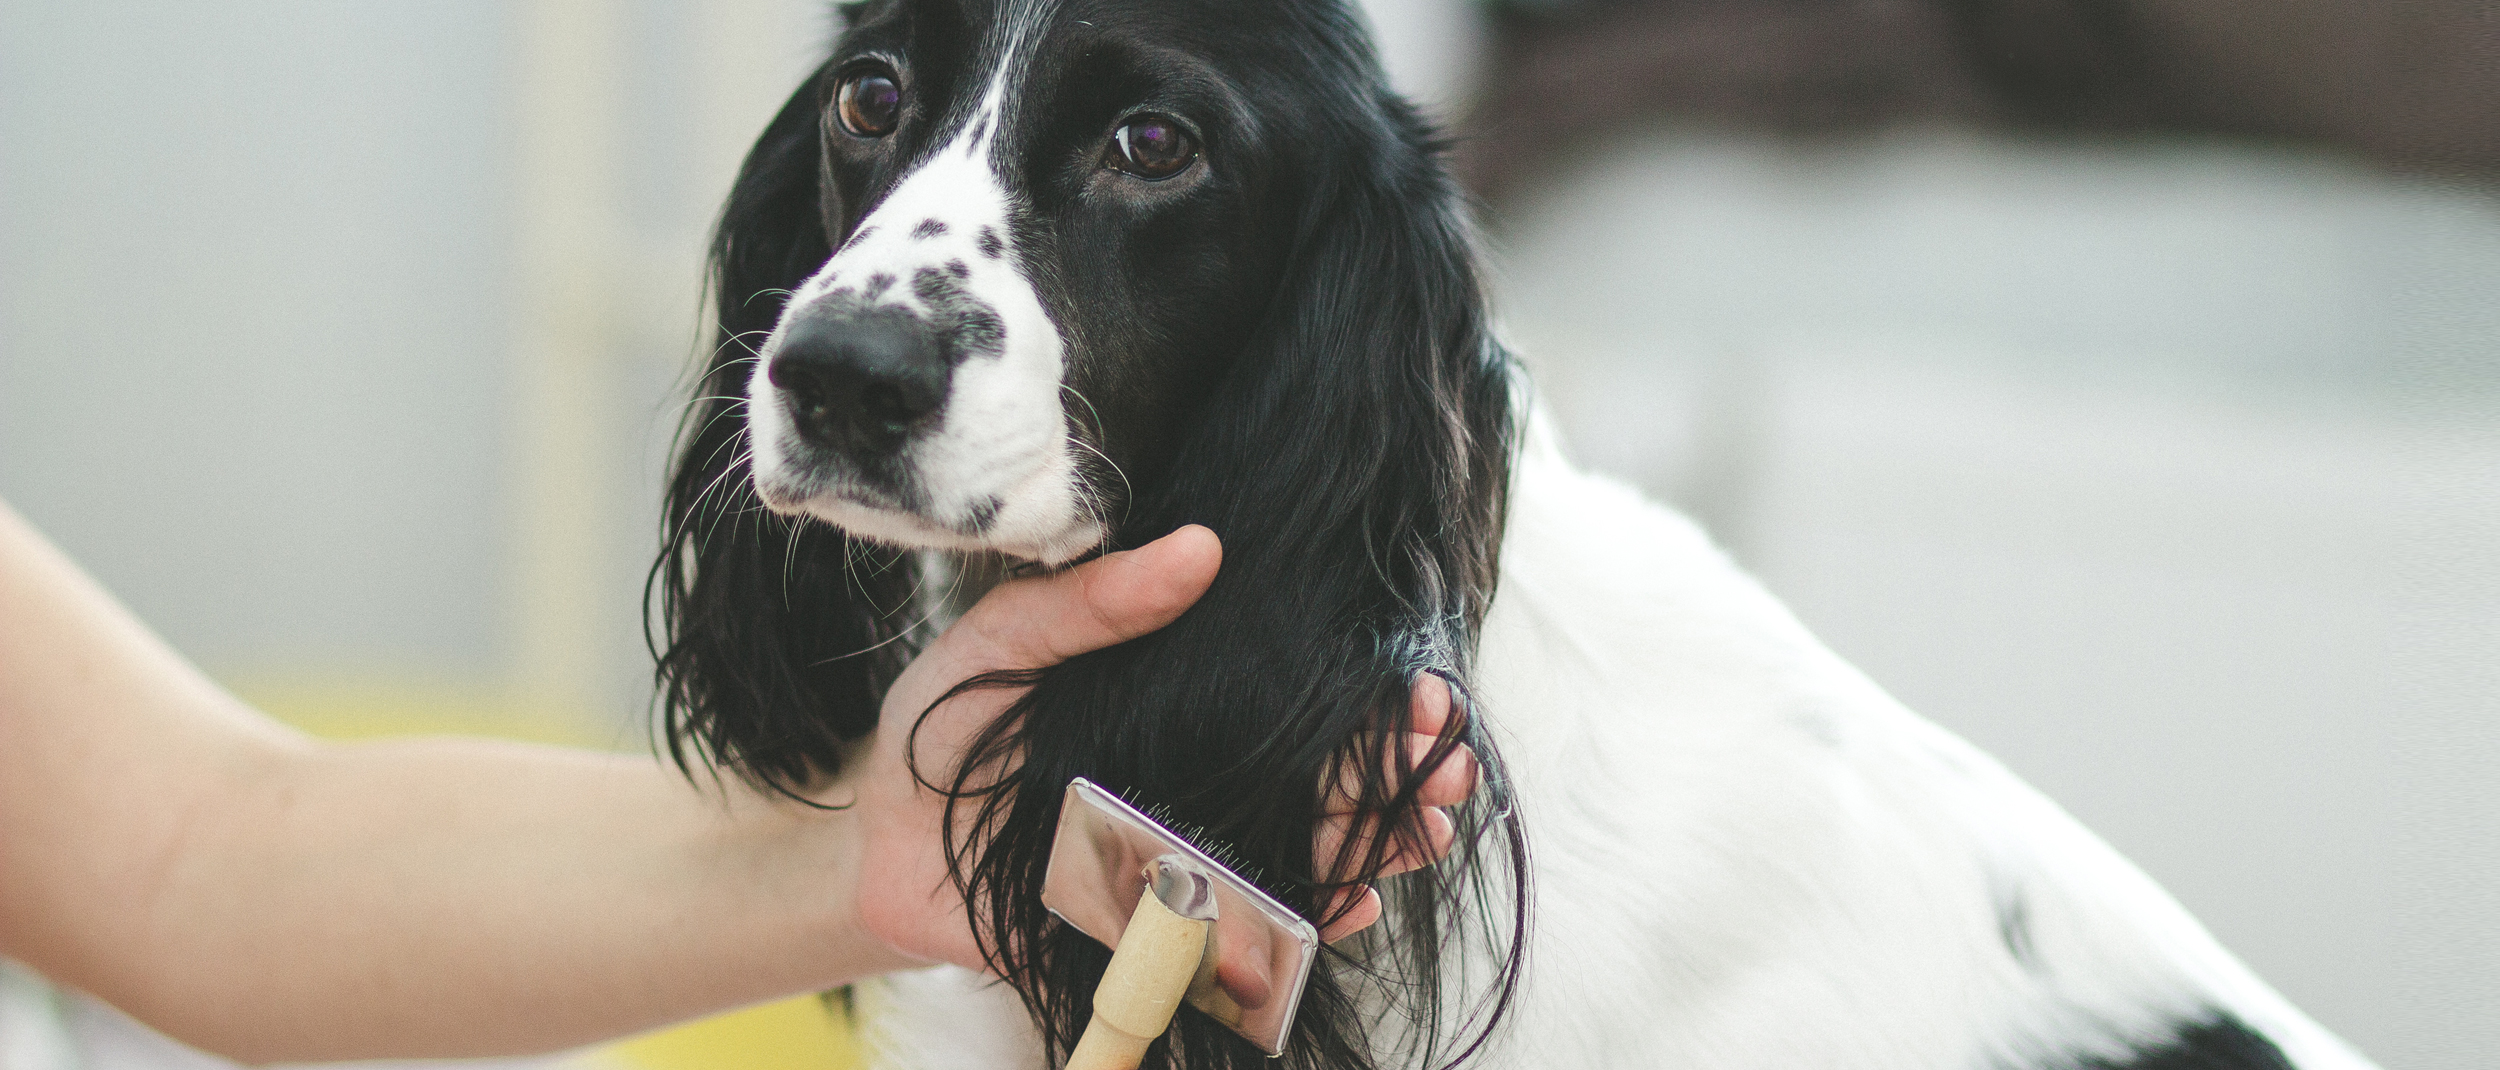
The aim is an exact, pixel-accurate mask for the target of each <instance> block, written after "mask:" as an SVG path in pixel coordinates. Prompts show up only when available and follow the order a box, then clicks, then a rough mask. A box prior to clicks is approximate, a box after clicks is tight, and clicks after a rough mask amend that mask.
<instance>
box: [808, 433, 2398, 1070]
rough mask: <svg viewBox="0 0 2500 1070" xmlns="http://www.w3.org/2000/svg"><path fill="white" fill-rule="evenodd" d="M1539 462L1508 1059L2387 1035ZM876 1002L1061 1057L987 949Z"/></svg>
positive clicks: (892, 1044) (2169, 1053) (1735, 588)
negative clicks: (2320, 1008)
mask: <svg viewBox="0 0 2500 1070" xmlns="http://www.w3.org/2000/svg"><path fill="white" fill-rule="evenodd" d="M1514 486H1515V488H1516V490H1515V495H1516V496H1515V498H1514V499H1513V503H1512V515H1511V521H1510V526H1509V532H1508V537H1507V540H1506V543H1505V546H1504V549H1503V553H1502V571H1501V587H1500V593H1499V595H1498V597H1497V599H1496V601H1495V603H1494V608H1493V612H1492V615H1491V617H1490V618H1489V619H1488V621H1487V622H1486V625H1485V629H1484V633H1483V640H1482V642H1483V650H1482V654H1481V661H1480V663H1479V672H1480V676H1479V691H1480V694H1479V695H1478V698H1479V700H1480V707H1481V709H1482V710H1484V711H1485V716H1486V717H1487V718H1488V719H1489V723H1490V725H1491V726H1492V728H1493V730H1494V732H1495V734H1496V737H1497V739H1498V740H1499V741H1500V742H1501V744H1502V745H1503V746H1504V748H1505V750H1506V753H1507V754H1508V756H1509V759H1510V763H1511V768H1512V773H1513V776H1514V778H1515V781H1516V787H1517V789H1518V799H1519V806H1520V810H1521V815H1520V816H1521V817H1522V818H1523V819H1525V820H1527V821H1529V822H1531V823H1532V827H1533V828H1535V829H1536V830H1537V839H1536V841H1535V846H1534V854H1533V862H1534V873H1535V882H1536V884H1535V901H1534V902H1535V911H1534V917H1533V930H1532V936H1531V943H1530V949H1529V956H1528V957H1529V969H1528V973H1527V980H1526V984H1525V986H1524V989H1523V991H1522V993H1521V999H1520V1003H1519V1004H1518V1006H1517V1008H1516V1010H1515V1011H1514V1014H1515V1017H1514V1018H1513V1019H1512V1020H1511V1021H1510V1023H1509V1025H1508V1027H1507V1028H1506V1029H1505V1030H1504V1031H1503V1032H1502V1034H1501V1035H1500V1036H1499V1037H1497V1038H1496V1040H1495V1041H1494V1044H1493V1046H1492V1047H1491V1048H1490V1049H1489V1050H1487V1051H1486V1052H1485V1053H1484V1054H1483V1055H1482V1056H1481V1061H1480V1062H1479V1064H1478V1065H1482V1066H1486V1067H1536V1066H1582V1067H1708V1068H1728V1070H1735V1068H1757V1067H1758V1068H1762V1070H1774V1068H1777V1070H1798V1068H1813V1067H1829V1068H1834V1070H1840V1068H1850V1070H1869V1068H1894V1067H1897V1068H1901V1070H1935V1068H1951V1067H1970V1068H1974V1070H1976V1068H1994V1067H2008V1068H2016V1067H2019V1068H2030V1067H2040V1068H2050V1067H2061V1068H2062V1067H2077V1068H2082V1067H2111V1068H2118V1067H2128V1066H2149V1065H2156V1063H2155V1062H2153V1060H2158V1059H2164V1058H2170V1059H2173V1060H2174V1061H2169V1062H2160V1063H2158V1065H2163V1066H2179V1067H2232V1068H2235V1070H2236V1068H2240V1067H2247V1068H2251V1070H2254V1068H2258V1067H2266V1066H2280V1065H2283V1064H2284V1062H2285V1061H2288V1063H2289V1064H2290V1065H2294V1066H2299V1067H2339V1066H2368V1065H2369V1064H2368V1062H2367V1061H2366V1060H2364V1059H2362V1058H2361V1057H2359V1056H2358V1055H2356V1054H2354V1053H2352V1052H2351V1051H2350V1049H2348V1048H2346V1047H2345V1046H2344V1045H2343V1044H2342V1043H2341V1042H2340V1041H2338V1040H2336V1039H2335V1038H2334V1037H2332V1036H2331V1035H2329V1034H2327V1033H2326V1032H2325V1031H2324V1030H2322V1029H2320V1028H2318V1027H2317V1026H2316V1025H2315V1024H2314V1023H2311V1022H2310V1021H2309V1020H2308V1019H2307V1018H2305V1017H2303V1016H2302V1015H2301V1014H2300V1013H2299V1012H2297V1011H2295V1010H2293V1009H2292V1008H2291V1007H2290V1006H2289V1005H2287V1004H2286V1003H2284V1002H2283V1001H2282V999H2281V998H2280V997H2278V996H2276V995H2275V994H2274V993H2273V992H2272V991H2271V990H2270V989H2268V988H2266V987H2265V986H2264V985H2263V984H2262V983H2261V982H2259V981H2257V980H2256V979H2255V978H2254V977H2253V976H2251V975H2250V974H2249V973H2248V971H2247V970H2246V969H2244V968H2243V967H2241V966H2240V965H2239V964H2238V963H2237V962H2236V961H2235V960H2233V959H2232V958H2231V957H2230V956H2229V955H2228V954H2227V953H2225V952H2224V951H2223V950H2222V949H2221V948H2220V947H2219V946H2217V945H2216V944H2215V943H2214V942H2213V940H2212V939H2211V937H2209V936H2208V935H2207V934H2206V933H2205V932H2204V931H2203V929H2202V928H2200V927H2199V926H2198V925H2197V924H2196V922H2195V921H2194V920H2193V919H2191V918H2190V917H2188V915H2187V914H2186V913H2185V911H2183V910H2182V909H2181V908H2180V907H2179V906H2178V905H2177V904H2176V903H2175V902H2173V901H2172V900H2171V899H2170V898H2169V897H2168V896H2167V895H2166V894H2164V893H2163V892H2162V891H2161V890H2160V889H2159V888H2158V887H2156V886H2154V885H2153V883H2152V882H2151V881H2150V880H2148V879H2147V878H2145V877H2144V876H2143V875H2142V874H2141V873H2139V872H2138V871H2137V870H2136V869H2135V868H2134V867H2133V866H2131V865H2130V864H2128V863H2127V862H2126V861H2125V860H2124V859H2122V858H2120V857H2119V856H2118V855H2117V854H2116V853H2115V852H2113V851H2111V850H2110V849H2109V848H2108V847H2107V846H2106V845H2104V844H2102V843H2101V842H2100V841H2099V840H2098V839H2096V838H2094V837H2093V836H2092V835H2091V834H2090V833H2089V832H2087V831H2085V830H2084V829H2083V828H2082V827H2081V826H2079V825H2077V824H2076V823H2075V822H2074V821H2073V819H2071V818H2070V817H2068V816H2067V815H2066V814H2065V813H2064V812H2063V811H2061V810H2059V809H2058V808H2057V807H2056V806H2055V805H2054V804H2052V803H2050V802H2049V801H2048V800H2047V799H2045V798H2043V797H2041V796H2039V795H2038V794H2037V793H2035V792H2033V791H2032V790H2031V789H2030V788H2028V787H2027V786H2025V785H2023V784H2022V783H2020V782H2019V781H2018V780H2016V779H2015V778H2014V777H2013V776H2012V775H2011V774H2009V773H2007V772H2006V771H2005V770H2004V769H2003V768H2002V767H2001V766H1999V765H1997V764H1996V763H1995V762H1994V761H1993V760H1991V759H1989V758H1988V757H1986V756H1985V755H1982V754H1980V753H1979V752H1978V751H1976V750H1974V749H1973V748H1971V747H1970V746H1969V745H1968V744H1966V743H1964V742H1962V741H1961V740H1959V739H1957V738H1955V737H1953V736H1952V735H1950V734H1949V733H1946V732H1945V731H1943V730H1942V729H1939V728H1937V727H1935V726H1934V725H1931V724H1929V723H1927V722H1925V721H1923V720H1920V719H1919V718H1917V717H1916V716H1915V715H1913V714H1911V713H1910V712H1909V711H1907V710H1905V709H1902V708H1901V707H1900V706H1899V705H1898V704H1896V703H1895V702H1894V701H1893V700H1892V699H1891V698H1890V697H1888V696H1887V695H1885V694H1884V693H1883V692H1882V691H1881V690H1880V689H1879V688H1877V687H1876V686H1875V685H1874V684H1873V683H1872V682H1870V681H1868V680H1867V679H1866V678H1865V677H1864V676H1862V675H1861V674H1859V673H1858V672H1856V671H1855V670H1854V669H1852V668H1850V667H1849V666H1848V665H1846V664H1845V663H1843V662H1841V661H1840V660H1839V659H1838V658H1837V657H1836V656H1835V655H1833V654H1832V653H1830V652H1829V651H1828V650H1826V649H1824V648H1823V647H1822V646H1821V645H1820V644H1819V643H1817V642H1816V641H1815V640H1814V639H1813V637H1812V636H1810V635H1809V634H1807V633H1806V631H1805V630H1804V628H1803V627H1802V626H1801V625H1799V624H1798V623H1797V621H1796V620H1795V619H1794V618H1793V617H1792V616H1790V615H1789V613H1788V612H1787V611H1786V610H1785V609H1784V608H1782V607H1781V606H1780V605H1779V604H1778V603H1777V602H1776V601H1775V600H1773V599H1772V598H1771V597H1770V596H1769V595H1768V594H1767V593H1766V592H1764V591H1763V590H1762V589H1761V588H1760V587H1759V586H1758V585H1756V584H1755V583H1754V581H1752V580H1751V579H1750V578H1748V577H1746V576H1744V575H1743V574H1742V573H1740V572H1738V571H1737V570H1736V569H1735V568H1734V567H1733V566H1732V565H1731V564H1729V563H1728V562H1727V560H1726V559H1725V558H1724V557H1723V556H1722V555H1721V554H1720V553H1719V551H1718V550H1717V549H1716V548H1714V547H1712V546H1711V545H1710V544H1709V542H1708V540H1707V538H1706V537H1705V536H1703V535H1702V534H1701V533H1700V531H1699V530H1698V529H1696V528H1695V527H1693V526H1692V524H1691V523H1689V522H1688V521H1686V520H1684V519H1683V518H1682V517H1680V516H1677V515H1675V514H1673V513H1671V512H1669V511H1667V510H1665V509H1663V508H1660V507H1658V506H1656V505H1654V504H1651V503H1648V502H1645V501H1642V500H1640V499H1639V498H1638V497H1637V496H1636V495H1635V494H1634V493H1633V492H1632V491H1630V490H1628V489H1626V488H1624V487H1622V486H1620V485H1618V484H1615V483H1613V482H1611V481H1607V480H1604V479H1601V478H1598V477H1594V476H1591V475H1588V474H1586V473H1583V472H1580V471H1578V470H1576V469H1574V468H1572V467H1571V466H1570V465H1569V464H1568V463H1567V462H1566V461H1564V460H1563V459H1562V457H1561V456H1560V454H1559V452H1558V451H1557V450H1556V449H1555V448H1554V447H1553V445H1552V444H1551V442H1550V440H1549V439H1548V438H1547V437H1546V436H1544V435H1543V434H1541V433H1539V431H1537V430H1532V432H1531V435H1530V440H1529V445H1528V447H1527V450H1526V453H1525V456H1524V457H1523V458H1522V460H1521V463H1520V467H1519V469H1518V472H1517V475H1516V480H1515V484H1514ZM2010 700H2015V697H2012V696H2009V701H2010ZM858 1005H859V1008H860V1010H861V1015H862V1019H863V1020H862V1022H861V1025H862V1027H863V1030H864V1035H865V1037H866V1038H867V1040H868V1041H869V1045H870V1048H871V1050H872V1051H874V1052H875V1053H876V1057H877V1059H878V1064H879V1065H881V1066H886V1067H894V1068H912V1070H940V1068H946V1070H953V1068H965V1070H969V1068H972V1067H999V1066H1010V1065H1013V1066H1038V1065H1039V1064H1040V1055H1039V1049H1038V1045H1037V1044H1036V1043H1035V1041H1034V1039H1033V1036H1032V1034H1031V1030H1030V1026H1029V1025H1028V1024H1027V1023H1026V1020H1025V1017H1024V1014H1023V1011H1022V1008H1021V1007H1020V1006H1019V1005H1018V1004H1017V1002H1016V1000H1015V997H1014V995H1013V993H1012V992H1011V991H1009V990H1007V989H1006V988H1005V987H1004V986H994V985H993V986H984V985H981V984H979V983H977V982H975V981H974V980H973V979H972V978H971V977H970V976H969V975H967V974H964V973H963V972H962V971H958V970H954V969H952V968H946V969H939V970H932V971H924V972H921V973H917V974H911V975H905V976H900V977H896V978H891V979H887V980H884V981H880V982H877V983H875V984H872V985H869V986H865V988H864V989H863V991H862V992H861V994H860V1000H859V1004H858ZM2260 1036H2262V1037H2263V1038H2264V1039H2263V1040H2259V1039H2257V1038H2258V1037H2260ZM2269 1042H2270V1044H2271V1045H2272V1046H2273V1047H2272V1048H2269V1047H2267V1045H2268V1043H2269ZM2274 1049H2279V1051H2280V1056H2279V1057H2277V1056H2276V1055H2275V1054H2274ZM2182 1058H2184V1059H2185V1060H2186V1061H2176V1060H2178V1059H2182Z"/></svg>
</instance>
